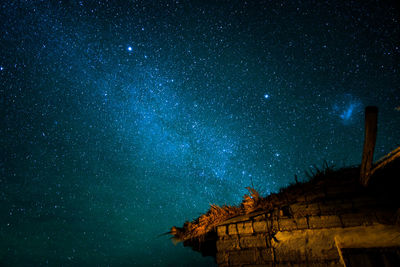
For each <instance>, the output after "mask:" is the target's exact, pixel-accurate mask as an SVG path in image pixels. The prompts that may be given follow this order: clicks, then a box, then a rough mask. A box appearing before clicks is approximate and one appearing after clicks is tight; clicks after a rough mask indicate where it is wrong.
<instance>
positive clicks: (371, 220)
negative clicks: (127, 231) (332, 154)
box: [170, 108, 400, 267]
mask: <svg viewBox="0 0 400 267" xmlns="http://www.w3.org/2000/svg"><path fill="white" fill-rule="evenodd" d="M371 114H372V115H371ZM376 114H377V110H373V109H372V112H371V108H369V110H368V108H367V111H366V132H365V142H364V152H363V160H362V164H361V166H356V167H348V168H343V169H340V170H334V169H332V168H330V167H329V166H324V168H322V169H321V170H318V169H317V170H316V171H315V172H314V173H313V174H312V178H311V179H310V180H309V181H308V182H304V183H299V182H297V179H296V183H294V184H292V185H291V186H289V187H287V188H284V189H281V191H280V192H279V193H275V194H271V195H269V196H267V197H261V196H260V195H259V194H258V193H257V192H256V191H255V190H254V189H252V188H249V191H250V194H249V195H245V196H244V200H243V202H242V204H241V205H240V206H238V207H232V206H223V207H218V206H211V208H210V210H209V211H208V212H207V213H206V214H204V215H202V216H200V217H199V218H198V219H196V220H195V221H193V222H187V223H185V224H184V225H183V227H172V229H171V232H170V233H171V234H172V235H173V238H174V239H175V240H178V241H182V242H183V243H184V245H185V246H190V247H192V248H193V249H194V250H196V251H199V252H201V253H202V254H203V255H207V256H213V257H215V260H216V262H217V264H218V266H221V267H223V266H347V267H348V266H400V209H399V208H400V205H399V204H400V194H399V190H398V187H397V186H396V185H397V184H398V180H399V179H400V147H399V148H397V149H395V150H394V151H392V152H391V153H389V154H388V155H387V156H386V157H384V158H383V159H381V160H379V161H378V162H376V163H375V164H372V154H371V153H373V149H374V145H375V137H376ZM371 116H372V119H371ZM374 116H375V119H374ZM371 121H372V126H371V125H370V124H371ZM374 124H375V127H373V126H374ZM371 151H372V152H371Z"/></svg>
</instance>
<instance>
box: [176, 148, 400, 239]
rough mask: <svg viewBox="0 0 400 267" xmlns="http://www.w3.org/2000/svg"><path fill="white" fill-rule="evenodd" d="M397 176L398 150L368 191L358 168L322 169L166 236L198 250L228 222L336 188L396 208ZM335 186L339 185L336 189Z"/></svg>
mask: <svg viewBox="0 0 400 267" xmlns="http://www.w3.org/2000/svg"><path fill="white" fill-rule="evenodd" d="M399 173H400V147H398V148H397V149H395V150H393V151H392V152H391V153H389V154H388V155H387V156H385V157H383V158H382V159H381V160H379V161H377V162H376V163H375V164H374V166H373V170H372V177H371V183H370V185H369V186H368V188H365V187H363V186H362V185H360V183H359V175H360V167H359V166H356V167H348V168H342V169H339V170H334V169H333V168H331V167H329V166H327V165H326V164H325V166H323V168H322V169H321V170H320V169H317V168H315V169H314V170H313V171H311V173H310V172H309V173H306V174H307V176H309V178H310V179H309V181H307V182H304V183H299V182H298V181H297V177H296V178H295V179H296V182H295V183H293V184H291V185H290V186H288V187H286V188H283V189H281V190H280V192H278V193H274V194H271V195H268V196H266V197H261V196H260V194H259V193H258V192H257V191H256V190H254V189H253V188H249V187H248V188H247V189H248V190H249V194H248V195H244V197H243V202H242V203H241V204H240V205H239V206H222V207H220V206H217V205H211V207H210V209H209V210H208V211H207V212H206V213H205V214H203V215H201V216H200V217H199V218H197V219H195V220H194V221H192V222H186V223H185V224H184V225H183V227H175V226H174V227H172V229H171V231H170V234H171V235H173V240H175V241H178V242H179V241H182V242H184V244H187V245H189V246H192V247H196V246H200V244H201V243H202V242H203V243H204V242H206V241H207V240H206V239H210V236H211V239H212V240H215V239H216V237H215V229H216V227H217V226H218V225H221V224H225V223H229V222H230V221H232V220H235V219H240V218H241V217H242V216H244V217H248V216H252V215H256V214H257V213H259V212H261V213H268V212H270V211H272V210H274V209H276V208H277V207H281V206H284V205H288V204H291V203H296V202H298V201H299V199H301V198H307V199H308V200H307V201H310V200H311V199H312V198H317V197H318V195H316V192H318V191H319V190H325V191H326V190H330V189H331V188H339V189H338V190H339V191H340V190H343V188H347V190H348V191H349V192H348V193H349V194H350V195H351V194H352V193H353V192H357V191H365V190H369V191H371V190H372V191H374V192H373V193H374V194H380V195H384V196H385V197H386V198H387V202H388V203H391V202H394V203H393V204H395V205H397V204H399V202H400V198H399V195H400V194H398V192H396V191H397V188H396V187H393V186H390V185H391V184H392V183H394V182H395V179H396V178H397V177H399ZM338 185H340V186H339V187H338Z"/></svg>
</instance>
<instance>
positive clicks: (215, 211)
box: [170, 187, 270, 242]
mask: <svg viewBox="0 0 400 267" xmlns="http://www.w3.org/2000/svg"><path fill="white" fill-rule="evenodd" d="M247 189H248V190H249V195H244V196H243V202H242V203H241V205H240V206H239V207H235V206H226V205H224V206H222V207H220V206H218V205H211V207H210V209H209V210H208V211H207V213H205V214H203V215H201V216H200V217H199V218H197V219H196V220H194V221H193V222H186V223H185V224H184V225H183V228H179V227H175V226H174V227H172V229H171V232H170V234H171V235H173V236H174V237H173V241H175V242H180V241H186V240H189V239H194V238H198V239H201V238H202V237H204V236H205V234H207V233H208V232H210V231H211V230H213V229H215V227H216V226H217V225H218V224H220V223H222V222H224V221H226V220H228V219H230V218H233V217H236V216H239V215H244V214H249V213H251V212H254V211H256V210H259V209H261V208H266V207H267V206H268V207H269V206H270V205H268V204H267V202H265V200H266V199H265V198H262V197H261V196H260V194H259V193H258V192H257V191H256V190H255V189H254V188H250V187H247Z"/></svg>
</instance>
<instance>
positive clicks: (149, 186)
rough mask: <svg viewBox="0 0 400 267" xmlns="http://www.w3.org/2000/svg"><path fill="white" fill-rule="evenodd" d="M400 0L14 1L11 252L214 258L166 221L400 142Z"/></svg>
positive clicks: (10, 9) (6, 35)
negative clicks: (372, 133) (373, 114)
mask: <svg viewBox="0 0 400 267" xmlns="http://www.w3.org/2000/svg"><path fill="white" fill-rule="evenodd" d="M394 3H395V1H392V3H390V2H389V1H384V2H380V1H320V0H315V1H282V2H279V1H270V2H261V1H249V2H245V1H183V0H178V1H174V2H172V1H160V2H157V1H128V0H126V1H96V2H94V1H72V0H71V1H30V0H29V1H7V2H6V3H2V4H1V8H0V29H1V36H0V38H1V39H0V40H1V41H0V107H1V109H0V114H1V124H0V145H1V150H0V157H1V159H0V265H1V266H40V265H50V266H61V265H62V264H63V265H64V266H72V265H76V266H84V265H86V266H107V265H109V266H129V265H131V266H188V265H190V266H204V265H208V266H213V265H214V263H213V259H212V258H203V257H202V256H201V255H200V254H198V253H196V252H193V251H191V249H189V248H184V247H183V246H182V245H181V244H180V245H177V246H175V245H173V244H172V242H171V240H170V239H169V237H168V236H161V237H159V235H160V234H162V233H165V232H167V231H169V229H170V228H171V227H172V226H174V225H176V226H181V225H182V224H183V223H184V222H185V221H186V220H192V219H194V218H196V217H198V216H199V215H201V214H202V213H204V212H206V211H207V209H208V207H209V204H214V203H215V204H219V205H222V204H238V203H240V201H241V198H242V196H243V194H244V193H246V189H245V187H246V186H252V185H253V186H254V187H255V188H256V189H257V190H258V191H259V192H260V193H261V194H262V195H266V194H269V193H272V192H276V191H277V190H279V188H281V187H283V186H286V185H288V184H289V183H292V182H294V178H293V177H294V175H298V177H299V180H304V179H305V175H304V171H306V170H307V169H309V168H310V166H312V165H316V166H322V164H323V163H324V161H326V162H327V163H328V164H329V165H333V166H336V167H337V168H339V167H343V166H348V165H354V164H359V163H360V162H361V153H362V145H363V128H364V122H363V120H364V114H363V112H364V108H365V107H366V106H368V105H377V106H378V107H379V125H378V139H377V146H376V150H375V152H376V154H375V159H378V158H380V157H381V156H383V155H384V154H386V153H388V152H390V151H391V150H393V149H394V148H396V147H397V146H399V145H400V111H399V110H397V109H396V108H397V107H399V106H400V88H399V86H400V76H399V71H400V26H399V17H398V14H399V9H398V8H397V7H396V6H395V4H394Z"/></svg>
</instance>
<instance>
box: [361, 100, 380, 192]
mask: <svg viewBox="0 0 400 267" xmlns="http://www.w3.org/2000/svg"><path fill="white" fill-rule="evenodd" d="M377 130H378V108H377V107H375V106H368V107H366V108H365V133H364V149H363V154H362V161H361V169H360V183H361V184H362V185H363V186H367V185H368V182H369V178H370V177H371V168H372V161H373V159H374V149H375V143H376V133H377Z"/></svg>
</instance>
